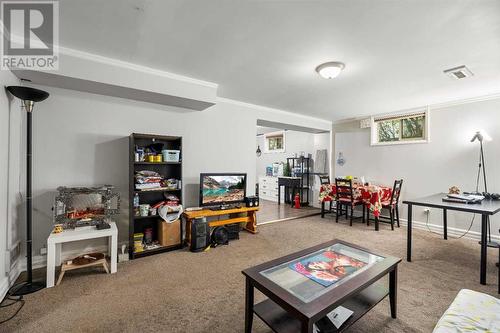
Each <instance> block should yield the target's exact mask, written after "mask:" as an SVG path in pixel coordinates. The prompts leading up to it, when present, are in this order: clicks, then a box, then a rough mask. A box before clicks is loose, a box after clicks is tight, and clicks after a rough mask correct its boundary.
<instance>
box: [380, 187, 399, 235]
mask: <svg viewBox="0 0 500 333" xmlns="http://www.w3.org/2000/svg"><path fill="white" fill-rule="evenodd" d="M402 186H403V180H402V179H399V180H395V181H394V186H393V187H392V193H391V198H390V199H389V200H387V201H382V209H387V210H389V219H390V222H391V229H392V230H394V218H396V222H397V225H398V228H399V208H398V205H399V196H400V195H401V187H402Z"/></svg>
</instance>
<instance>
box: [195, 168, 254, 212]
mask: <svg viewBox="0 0 500 333" xmlns="http://www.w3.org/2000/svg"><path fill="white" fill-rule="evenodd" d="M246 180H247V174H246V173H225V174H224V173H202V174H201V175H200V206H216V205H220V204H223V203H236V202H243V201H244V200H245V193H246Z"/></svg>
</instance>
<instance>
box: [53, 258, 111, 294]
mask: <svg viewBox="0 0 500 333" xmlns="http://www.w3.org/2000/svg"><path fill="white" fill-rule="evenodd" d="M90 257H93V258H96V259H95V260H94V259H91V258H90ZM91 266H102V267H104V270H105V271H106V273H108V274H109V269H108V262H107V260H106V257H105V256H104V254H102V253H90V254H86V255H83V256H80V257H77V258H75V259H73V260H71V261H68V262H66V263H64V264H62V265H61V273H59V278H58V279H57V283H56V286H58V285H59V284H60V283H61V281H62V278H63V277H64V273H65V272H67V271H71V270H74V269H79V268H84V267H91Z"/></svg>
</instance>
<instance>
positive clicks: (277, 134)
mask: <svg viewBox="0 0 500 333" xmlns="http://www.w3.org/2000/svg"><path fill="white" fill-rule="evenodd" d="M280 136H281V137H282V140H283V148H282V149H269V140H268V138H275V137H280ZM285 137H286V132H285V131H278V132H270V133H265V134H264V153H266V154H273V153H284V152H285V151H286V139H285Z"/></svg>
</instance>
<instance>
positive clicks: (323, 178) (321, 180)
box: [318, 175, 330, 185]
mask: <svg viewBox="0 0 500 333" xmlns="http://www.w3.org/2000/svg"><path fill="white" fill-rule="evenodd" d="M318 176H319V183H320V184H321V185H328V184H330V176H328V175H318Z"/></svg>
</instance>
